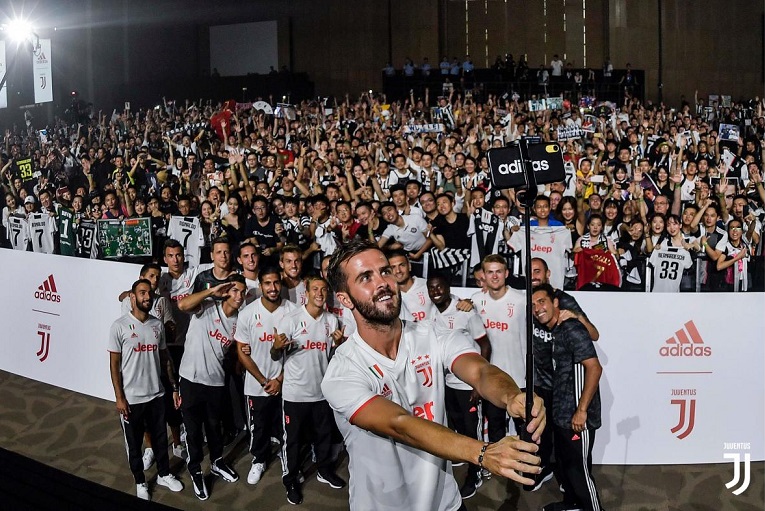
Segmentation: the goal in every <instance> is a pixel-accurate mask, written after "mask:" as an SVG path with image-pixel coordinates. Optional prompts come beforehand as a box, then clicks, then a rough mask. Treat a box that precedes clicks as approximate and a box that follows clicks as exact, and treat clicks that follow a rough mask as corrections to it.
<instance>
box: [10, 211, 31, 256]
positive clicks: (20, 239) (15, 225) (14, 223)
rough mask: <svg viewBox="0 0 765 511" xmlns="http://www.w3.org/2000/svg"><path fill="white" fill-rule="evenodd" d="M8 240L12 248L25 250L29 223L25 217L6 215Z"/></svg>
mask: <svg viewBox="0 0 765 511" xmlns="http://www.w3.org/2000/svg"><path fill="white" fill-rule="evenodd" d="M8 241H10V242H11V246H12V247H13V249H14V250H26V249H27V247H28V246H29V224H28V223H27V219H26V218H21V217H18V216H10V217H8Z"/></svg>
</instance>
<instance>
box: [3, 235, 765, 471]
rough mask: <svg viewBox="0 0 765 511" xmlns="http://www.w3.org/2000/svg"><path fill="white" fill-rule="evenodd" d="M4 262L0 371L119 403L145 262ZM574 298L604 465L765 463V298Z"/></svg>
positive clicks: (6, 254)
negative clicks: (744, 454) (123, 304)
mask: <svg viewBox="0 0 765 511" xmlns="http://www.w3.org/2000/svg"><path fill="white" fill-rule="evenodd" d="M0 266H1V267H3V268H6V269H9V271H6V272H5V280H4V282H3V284H4V285H3V286H0V311H2V312H1V313H0V320H1V321H2V323H3V324H4V325H6V326H5V329H6V331H5V334H4V335H3V336H0V353H2V355H1V356H0V369H1V370H4V371H9V372H11V373H14V374H18V375H21V376H24V377H27V378H32V379H34V380H39V381H42V382H45V383H48V384H51V385H55V386H57V387H62V388H65V389H69V390H73V391H76V392H80V393H83V394H87V395H90V396H95V397H98V398H102V399H107V400H110V401H113V400H114V392H113V390H112V385H111V380H110V376H109V357H108V354H107V351H106V345H107V339H108V335H109V328H110V326H111V324H112V323H113V322H114V320H115V319H117V318H118V317H119V315H120V304H119V302H118V300H117V297H118V296H119V294H120V293H121V292H122V291H125V290H127V289H129V288H130V286H131V284H132V283H133V282H134V281H135V280H136V279H137V278H138V272H139V270H140V266H139V265H132V264H127V263H116V262H109V261H99V260H91V259H79V258H75V257H63V256H55V255H46V254H36V253H31V252H17V251H14V250H0ZM10 269H14V270H13V271H11V270H10ZM476 291H477V290H476V289H468V288H452V292H453V293H455V294H456V295H458V296H471V295H473V294H474V293H475V292H476ZM572 295H573V296H574V297H575V298H576V299H577V300H578V302H579V304H580V305H581V306H582V308H583V309H584V311H585V312H586V313H587V315H588V317H589V318H590V320H591V321H592V322H593V324H594V325H595V326H596V327H597V328H598V330H599V331H600V340H599V341H598V342H597V343H595V346H596V349H597V352H598V357H599V359H600V362H601V364H602V366H603V375H602V377H601V379H600V394H601V399H602V418H603V427H602V428H601V429H600V430H598V434H597V440H596V442H595V446H594V451H593V460H594V461H595V462H596V463H599V464H618V465H622V464H624V465H643V464H690V463H725V462H726V460H725V458H724V456H723V455H724V452H723V451H724V448H725V447H724V446H726V445H746V446H748V451H749V453H750V454H751V459H752V460H757V461H761V460H763V459H765V437H763V435H762V432H763V430H765V402H764V401H763V399H762V395H763V391H765V372H764V371H763V361H764V360H765V344H764V343H762V342H761V341H762V332H763V331H765V316H763V315H762V314H757V312H761V311H762V310H763V308H765V294H762V293H735V294H733V293H725V294H719V293H716V294H713V295H711V294H673V293H666V294H644V293H619V292H616V293H598V292H589V293H587V292H580V293H572ZM721 303H724V308H722V309H721Z"/></svg>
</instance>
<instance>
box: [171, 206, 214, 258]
mask: <svg viewBox="0 0 765 511" xmlns="http://www.w3.org/2000/svg"><path fill="white" fill-rule="evenodd" d="M167 236H168V237H169V238H172V239H174V240H176V241H177V242H178V243H180V244H181V245H183V253H184V254H185V256H186V263H188V265H189V266H198V265H199V263H200V256H201V252H202V247H203V246H204V244H205V240H204V235H203V233H202V227H201V226H200V225H199V218H197V217H189V216H171V217H170V223H169V225H168V228H167Z"/></svg>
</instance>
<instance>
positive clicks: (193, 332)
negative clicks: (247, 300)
mask: <svg viewBox="0 0 765 511" xmlns="http://www.w3.org/2000/svg"><path fill="white" fill-rule="evenodd" d="M236 320H237V315H236V314H234V315H233V316H231V317H227V316H226V314H225V313H224V312H223V305H222V304H221V303H220V302H219V301H217V300H205V301H204V302H202V306H201V307H200V309H199V310H198V311H197V312H195V313H194V314H192V316H191V323H189V331H188V332H187V333H186V344H185V346H184V350H183V358H181V367H180V369H179V370H178V374H180V375H181V377H182V378H185V379H186V380H188V381H190V382H194V383H200V384H202V385H208V386H211V387H222V386H223V385H224V383H225V375H224V373H223V359H224V358H225V356H226V353H227V352H228V350H229V348H231V345H232V343H233V342H234V335H236Z"/></svg>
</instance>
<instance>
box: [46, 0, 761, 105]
mask: <svg viewBox="0 0 765 511" xmlns="http://www.w3.org/2000/svg"><path fill="white" fill-rule="evenodd" d="M546 4H547V11H546V12H544V10H543V7H542V6H543V5H544V4H543V2H540V1H538V0H506V1H505V0H487V1H480V2H474V1H471V2H467V13H466V10H465V9H466V7H465V6H466V2H464V0H460V1H454V0H418V1H416V2H412V1H409V0H331V1H329V0H247V1H245V0H216V1H214V2H213V1H210V0H41V2H40V3H39V4H38V5H37V7H36V10H35V12H34V17H35V18H37V19H38V20H39V24H40V25H50V26H51V27H52V26H57V27H58V30H57V31H56V32H55V33H53V38H54V50H53V53H54V57H53V61H54V66H55V67H54V73H55V78H56V89H57V90H56V98H57V101H58V102H63V103H66V102H67V99H66V98H67V96H68V92H69V91H70V90H73V89H76V90H79V91H81V93H82V96H83V97H85V98H87V99H89V100H92V101H93V102H94V103H95V104H96V105H98V106H100V107H103V108H110V107H111V106H116V105H118V104H120V103H121V102H122V101H123V100H124V99H126V98H128V99H129V98H130V97H131V95H135V94H136V93H137V92H138V91H140V90H141V84H142V83H145V82H148V81H152V80H158V79H161V80H195V79H198V78H199V77H200V76H204V75H205V74H206V73H209V69H208V65H209V64H208V62H209V41H208V31H207V27H208V26H209V25H213V24H226V23H237V22H249V21H263V20H277V21H278V22H279V33H280V65H281V64H286V65H288V66H289V65H291V66H292V68H293V70H295V71H298V72H306V73H308V74H309V75H310V76H311V78H312V79H313V80H314V81H315V83H316V90H317V93H318V94H330V93H336V94H342V93H344V92H354V93H355V92H358V91H360V90H363V89H367V88H370V87H371V88H377V87H379V86H380V85H381V83H380V70H381V68H382V67H383V66H384V64H385V62H386V61H387V60H388V59H389V57H390V58H392V60H393V63H394V65H395V66H396V67H401V65H402V63H403V61H404V59H405V58H406V57H407V56H409V57H411V58H412V59H414V60H415V62H417V63H419V62H420V61H421V60H422V57H423V56H428V57H429V58H430V60H431V63H432V64H433V65H434V66H436V65H437V63H438V61H439V60H440V57H441V56H443V54H446V55H448V56H449V57H450V58H451V57H453V56H458V57H460V58H462V57H464V55H465V48H466V45H468V46H469V48H470V53H471V58H472V59H473V61H474V62H475V63H476V65H477V66H483V65H485V63H486V62H488V63H489V64H491V63H492V62H493V61H494V59H495V57H496V56H497V55H504V54H505V53H506V52H511V53H513V54H514V55H515V56H516V58H517V57H518V55H519V54H521V53H527V54H528V55H529V65H530V66H531V67H532V68H535V67H538V66H539V64H540V63H543V62H544V63H549V61H550V59H551V57H552V55H553V54H554V53H558V54H560V55H561V56H563V55H564V54H565V56H566V59H565V60H566V61H571V62H572V63H573V64H574V66H576V67H578V66H581V65H583V64H584V60H585V49H584V44H583V43H584V41H585V38H586V65H587V66H589V67H596V68H600V67H601V65H602V63H603V60H604V59H605V58H606V57H607V56H609V55H610V57H611V60H612V62H613V63H614V65H615V66H616V67H622V66H623V65H624V64H625V63H626V62H628V61H629V62H631V63H632V65H633V66H634V67H636V68H643V69H646V71H647V80H646V82H647V83H646V92H647V94H648V97H649V98H652V99H656V97H657V93H658V88H657V84H658V42H657V41H658V29H657V23H658V5H659V4H661V5H662V16H663V36H664V67H663V69H664V95H665V99H666V100H668V101H670V102H676V101H677V100H678V99H679V97H680V95H681V94H685V95H686V96H692V95H693V91H694V89H695V88H696V87H698V88H699V92H700V93H701V94H704V95H705V94H707V93H720V94H725V93H730V94H732V95H733V96H734V97H737V96H739V95H742V94H747V95H755V94H759V95H762V93H763V91H762V89H763V79H762V76H763V75H762V68H763V55H762V25H761V23H762V12H763V6H762V3H761V2H754V1H751V0H708V1H704V2H701V1H698V2H691V0H645V1H640V2H638V1H629V0H587V1H586V4H584V0H566V1H565V7H564V2H563V0H547V2H546ZM702 4H703V5H705V6H707V7H703V5H702ZM583 5H586V9H587V11H586V15H585V13H584V12H583ZM466 14H467V18H468V20H469V21H468V22H467V29H468V30H467V35H466ZM564 14H565V18H566V24H565V27H564V24H563V17H564ZM545 32H546V33H547V38H546V41H545ZM47 33H52V32H51V31H50V29H48V30H47V32H46V29H41V35H43V36H45V35H46V34H47ZM243 44H246V41H243ZM158 99H159V98H152V101H154V100H158ZM62 100H63V101H62Z"/></svg>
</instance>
